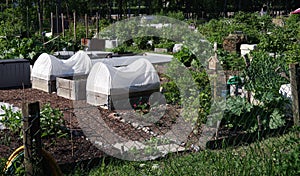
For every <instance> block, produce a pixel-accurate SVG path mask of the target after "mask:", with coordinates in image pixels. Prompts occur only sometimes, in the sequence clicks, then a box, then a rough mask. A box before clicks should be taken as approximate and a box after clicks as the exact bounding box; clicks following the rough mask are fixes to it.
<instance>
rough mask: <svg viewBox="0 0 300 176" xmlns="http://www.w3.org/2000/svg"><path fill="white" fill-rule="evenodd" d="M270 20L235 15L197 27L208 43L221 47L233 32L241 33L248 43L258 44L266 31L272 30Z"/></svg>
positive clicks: (239, 14)
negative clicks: (215, 43) (214, 43)
mask: <svg viewBox="0 0 300 176" xmlns="http://www.w3.org/2000/svg"><path fill="white" fill-rule="evenodd" d="M273 28H274V24H272V18H271V17H270V16H268V15H265V16H262V17H261V16H259V15H258V14H255V13H244V12H239V13H237V14H236V15H235V16H234V18H232V19H228V18H225V19H218V20H217V19H212V20H210V21H209V22H208V23H206V24H205V25H202V26H199V32H200V33H201V34H203V35H204V36H206V37H207V39H208V40H209V41H210V42H217V43H218V45H219V46H221V45H222V43H223V39H224V38H225V37H226V36H228V35H229V34H230V33H234V31H242V32H243V33H244V34H245V35H247V40H248V43H251V44H256V43H259V41H260V38H261V36H263V35H264V33H265V32H267V30H272V29H273Z"/></svg>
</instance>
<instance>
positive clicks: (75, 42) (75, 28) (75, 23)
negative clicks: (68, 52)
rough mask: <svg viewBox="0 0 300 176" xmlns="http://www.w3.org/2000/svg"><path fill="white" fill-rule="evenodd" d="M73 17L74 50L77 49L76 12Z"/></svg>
mask: <svg viewBox="0 0 300 176" xmlns="http://www.w3.org/2000/svg"><path fill="white" fill-rule="evenodd" d="M73 18H74V45H73V47H74V48H73V50H74V51H75V44H76V12H74V13H73Z"/></svg>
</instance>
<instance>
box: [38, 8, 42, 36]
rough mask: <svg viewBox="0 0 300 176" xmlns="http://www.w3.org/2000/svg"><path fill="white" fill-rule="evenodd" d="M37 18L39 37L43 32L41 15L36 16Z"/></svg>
mask: <svg viewBox="0 0 300 176" xmlns="http://www.w3.org/2000/svg"><path fill="white" fill-rule="evenodd" d="M38 18H39V32H40V35H41V34H42V32H43V28H42V17H41V13H39V14H38Z"/></svg>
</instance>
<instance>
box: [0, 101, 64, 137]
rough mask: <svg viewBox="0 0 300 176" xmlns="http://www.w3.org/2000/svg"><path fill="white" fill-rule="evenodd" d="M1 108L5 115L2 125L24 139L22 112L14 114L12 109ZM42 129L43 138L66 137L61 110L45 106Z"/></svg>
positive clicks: (42, 113) (41, 115)
mask: <svg viewBox="0 0 300 176" xmlns="http://www.w3.org/2000/svg"><path fill="white" fill-rule="evenodd" d="M1 108H2V109H3V110H4V112H5V113H4V114H2V115H1V116H3V118H2V120H0V123H2V124H3V125H4V126H5V127H7V128H8V129H9V130H11V131H12V132H13V133H15V134H19V135H20V137H22V125H23V118H22V114H21V112H20V111H17V112H13V111H12V108H11V107H10V108H6V107H5V106H2V107H1ZM40 128H41V131H42V132H41V137H43V138H49V137H53V136H56V137H66V136H67V134H68V132H67V129H66V127H65V121H64V119H63V114H62V112H61V111H60V110H59V109H53V108H51V106H50V104H45V105H44V106H43V107H42V109H41V112H40Z"/></svg>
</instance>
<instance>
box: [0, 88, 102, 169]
mask: <svg viewBox="0 0 300 176" xmlns="http://www.w3.org/2000/svg"><path fill="white" fill-rule="evenodd" d="M36 101H38V102H40V107H42V106H43V105H45V104H46V103H50V105H51V107H52V108H58V109H60V110H61V111H62V112H63V114H64V119H65V121H66V127H67V128H68V129H69V130H70V132H71V133H72V135H71V134H70V135H69V136H68V137H66V138H65V137H63V138H50V139H42V143H43V147H44V148H45V149H46V150H47V151H49V152H50V153H51V154H52V156H53V157H54V158H55V160H56V161H57V162H58V163H59V164H63V163H72V162H77V161H79V160H87V159H90V158H94V157H101V156H103V152H101V151H100V150H99V149H97V148H96V147H95V146H93V145H92V143H91V142H90V141H88V140H87V139H86V137H85V136H84V135H83V133H82V132H80V127H79V125H78V121H77V119H76V117H75V116H74V115H73V113H72V101H71V100H68V99H65V98H62V97H59V96H57V95H56V94H55V93H52V94H49V93H46V92H43V91H40V90H36V89H31V88H28V89H11V90H0V102H6V103H10V104H13V106H16V107H19V108H20V107H21V106H22V102H36ZM0 138H1V142H0V157H1V158H2V157H3V158H8V157H9V155H10V154H11V153H12V152H13V151H14V150H15V149H16V148H18V147H19V146H21V145H22V139H21V138H20V136H19V135H18V134H11V133H10V132H9V130H4V131H0Z"/></svg>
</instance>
